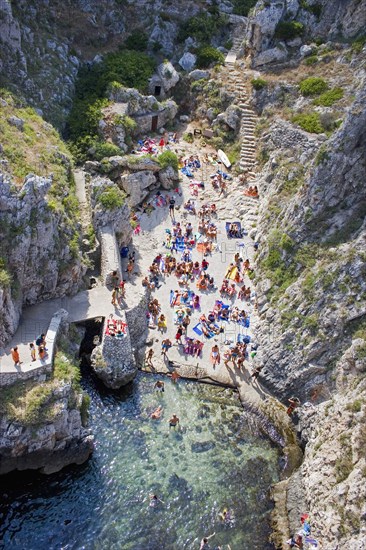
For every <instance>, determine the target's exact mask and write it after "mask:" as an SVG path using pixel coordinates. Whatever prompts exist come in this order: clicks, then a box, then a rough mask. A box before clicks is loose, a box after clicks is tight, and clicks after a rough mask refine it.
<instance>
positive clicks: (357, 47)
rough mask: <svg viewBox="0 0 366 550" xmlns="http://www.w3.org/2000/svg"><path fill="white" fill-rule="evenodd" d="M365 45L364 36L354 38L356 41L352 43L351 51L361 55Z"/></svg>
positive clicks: (365, 37) (365, 39)
mask: <svg viewBox="0 0 366 550" xmlns="http://www.w3.org/2000/svg"><path fill="white" fill-rule="evenodd" d="M365 44H366V35H363V36H360V37H359V38H356V40H355V41H354V42H353V43H352V51H353V52H354V53H361V52H362V50H363V47H364V45H365Z"/></svg>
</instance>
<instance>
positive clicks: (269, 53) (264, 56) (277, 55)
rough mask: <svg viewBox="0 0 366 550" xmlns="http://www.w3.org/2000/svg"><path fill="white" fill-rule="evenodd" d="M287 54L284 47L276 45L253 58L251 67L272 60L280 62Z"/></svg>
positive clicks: (268, 62)
mask: <svg viewBox="0 0 366 550" xmlns="http://www.w3.org/2000/svg"><path fill="white" fill-rule="evenodd" d="M287 54H288V52H287V50H286V48H278V47H276V48H271V49H269V50H265V51H263V52H262V53H260V54H258V55H257V56H256V57H255V58H254V60H253V67H260V66H262V65H267V64H270V63H274V62H277V63H280V62H282V61H285V59H286V58H287Z"/></svg>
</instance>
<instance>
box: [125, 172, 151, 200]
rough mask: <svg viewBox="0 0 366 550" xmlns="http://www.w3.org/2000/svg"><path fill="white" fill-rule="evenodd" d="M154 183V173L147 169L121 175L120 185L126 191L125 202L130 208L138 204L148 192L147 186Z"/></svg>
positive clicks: (149, 186)
mask: <svg viewBox="0 0 366 550" xmlns="http://www.w3.org/2000/svg"><path fill="white" fill-rule="evenodd" d="M155 183H156V178H155V176H154V174H153V173H152V172H150V171H148V170H146V171H143V172H134V173H132V174H129V175H125V176H122V177H121V186H122V187H123V189H124V190H125V191H126V193H128V195H129V196H128V199H127V202H128V204H129V206H131V207H132V208H133V207H134V206H137V205H138V204H140V203H141V202H142V201H143V200H144V198H145V197H147V195H148V194H149V188H151V186H152V185H153V184H155Z"/></svg>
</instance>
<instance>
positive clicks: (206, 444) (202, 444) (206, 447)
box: [191, 441, 216, 453]
mask: <svg viewBox="0 0 366 550" xmlns="http://www.w3.org/2000/svg"><path fill="white" fill-rule="evenodd" d="M214 447H216V443H215V442H214V441H196V442H195V443H192V444H191V449H192V453H206V452H207V451H210V450H211V449H213V448H214Z"/></svg>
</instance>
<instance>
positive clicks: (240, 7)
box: [231, 0, 257, 17]
mask: <svg viewBox="0 0 366 550" xmlns="http://www.w3.org/2000/svg"><path fill="white" fill-rule="evenodd" d="M231 3H232V4H233V6H234V10H233V13H236V14H237V15H244V16H245V17H246V16H247V15H248V14H249V11H250V9H251V8H253V7H254V6H255V5H256V3H257V0H232V2H231Z"/></svg>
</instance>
